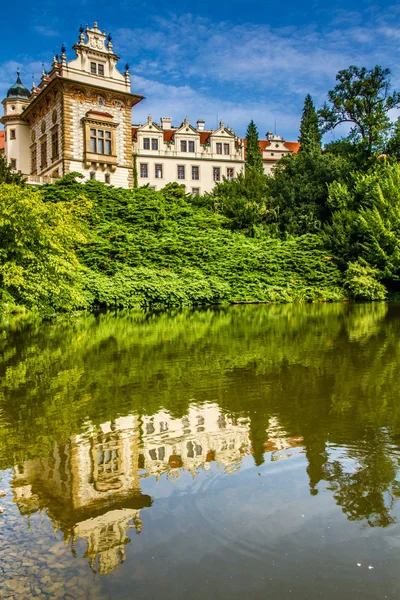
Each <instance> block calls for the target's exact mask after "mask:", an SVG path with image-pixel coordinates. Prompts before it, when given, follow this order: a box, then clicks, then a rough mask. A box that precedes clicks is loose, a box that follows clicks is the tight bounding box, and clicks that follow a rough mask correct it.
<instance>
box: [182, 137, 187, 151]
mask: <svg viewBox="0 0 400 600" xmlns="http://www.w3.org/2000/svg"><path fill="white" fill-rule="evenodd" d="M181 152H187V142H186V141H184V140H182V141H181Z"/></svg>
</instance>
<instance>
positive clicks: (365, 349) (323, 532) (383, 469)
mask: <svg viewBox="0 0 400 600" xmlns="http://www.w3.org/2000/svg"><path fill="white" fill-rule="evenodd" d="M0 378H1V379H0V469H1V471H0V490H2V492H1V495H2V497H0V505H1V507H2V509H1V512H2V514H0V598H1V599H2V600H3V599H6V598H15V599H18V600H19V599H25V598H27V599H30V598H33V597H38V598H65V600H67V599H69V600H71V599H74V598H76V599H78V598H79V599H80V598H82V599H89V598H91V599H96V600H97V599H99V600H102V599H108V598H110V599H111V598H112V599H113V598H118V599H125V598H126V599H131V598H143V599H144V598H146V599H149V598H150V599H153V598H163V599H169V598H171V599H186V598H190V599H192V598H193V599H195V598H199V599H206V598H207V599H208V598H212V599H214V598H218V599H225V598H226V599H228V598H229V599H232V598H233V599H236V598H238V599H239V598H240V599H241V600H242V599H243V598H249V599H264V598H280V599H282V598H283V599H286V598H288V599H289V598H290V599H294V598H300V599H303V598H325V599H336V598H340V599H341V600H344V599H349V600H350V599H352V600H353V599H358V598H360V599H361V598H362V599H364V598H371V599H376V598H382V599H383V598H398V597H399V594H400V525H399V522H400V521H399V520H400V503H399V498H400V471H399V467H400V383H399V381H400V306H399V305H396V304H393V305H386V304H383V303H382V304H373V305H343V304H336V305H296V306H290V305H289V306H280V305H277V306H237V307H231V308H228V309H216V310H203V311H187V312H178V311H177V312H169V313H160V314H154V313H152V314H143V313H127V314H118V315H111V314H106V315H100V316H97V317H96V316H88V317H84V318H82V319H77V320H76V321H74V322H70V321H66V322H57V323H55V324H45V325H43V324H42V325H40V324H36V323H32V324H25V325H22V324H12V323H9V324H3V326H2V327H0Z"/></svg>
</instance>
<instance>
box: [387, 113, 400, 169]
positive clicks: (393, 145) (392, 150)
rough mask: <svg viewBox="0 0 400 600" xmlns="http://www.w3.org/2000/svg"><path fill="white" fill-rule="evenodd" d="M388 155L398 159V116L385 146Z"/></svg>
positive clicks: (399, 131)
mask: <svg viewBox="0 0 400 600" xmlns="http://www.w3.org/2000/svg"><path fill="white" fill-rule="evenodd" d="M386 151H387V153H388V154H389V156H392V157H393V158H395V159H396V160H399V161H400V118H399V119H397V121H396V122H395V124H394V125H393V131H392V135H391V137H390V139H389V141H388V145H387V148H386Z"/></svg>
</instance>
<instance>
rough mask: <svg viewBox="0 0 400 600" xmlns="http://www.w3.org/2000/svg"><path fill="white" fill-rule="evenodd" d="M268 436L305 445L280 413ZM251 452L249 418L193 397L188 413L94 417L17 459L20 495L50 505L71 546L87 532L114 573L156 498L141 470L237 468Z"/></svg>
mask: <svg viewBox="0 0 400 600" xmlns="http://www.w3.org/2000/svg"><path fill="white" fill-rule="evenodd" d="M266 439H268V441H267V442H266V447H265V451H266V452H268V451H270V452H272V456H274V454H275V453H276V452H279V451H280V450H284V449H287V448H289V447H293V446H298V445H300V440H298V439H296V440H291V439H288V438H285V435H284V432H282V431H281V430H280V429H279V425H278V423H277V422H276V420H274V419H271V427H270V428H269V429H268V430H267V432H266ZM251 452H252V448H251V442H250V437H249V420H248V419H247V418H235V417H233V416H228V415H226V414H225V413H223V412H222V411H221V410H220V409H219V407H218V406H217V405H215V404H207V405H204V406H194V405H192V406H190V408H189V411H188V413H187V414H186V415H185V416H184V417H182V418H174V417H172V416H171V415H170V414H169V413H167V412H163V411H160V412H159V413H157V414H155V415H152V416H144V417H138V416H136V415H129V416H127V417H120V418H118V419H116V420H115V421H110V422H107V423H103V424H102V425H100V426H96V427H95V426H92V425H89V426H88V427H87V428H86V430H85V432H84V433H82V434H79V435H74V436H72V437H71V438H70V439H69V440H68V442H67V443H65V444H55V447H54V451H53V454H52V456H51V457H50V458H47V459H41V460H32V461H28V462H26V463H25V464H24V465H23V466H18V467H16V468H15V469H14V478H13V490H14V498H15V501H16V502H17V504H18V507H19V510H20V512H21V513H22V514H31V513H33V512H36V511H37V510H46V511H47V513H48V515H49V516H50V518H51V519H52V520H53V522H54V524H55V526H56V527H58V528H59V529H61V530H62V531H63V533H64V536H65V539H66V541H69V542H70V543H71V545H72V548H74V546H75V542H76V540H77V539H78V538H81V539H86V547H87V549H86V553H85V556H86V557H88V558H89V559H90V564H91V567H92V569H93V570H94V571H95V572H97V573H99V574H107V573H110V572H111V571H112V570H113V569H114V568H115V567H117V566H118V565H119V564H120V563H122V562H123V561H124V560H125V547H126V544H127V543H129V542H130V538H129V536H128V531H129V530H130V529H133V530H135V531H136V532H138V533H139V532H140V530H141V526H142V521H141V518H140V511H141V509H142V508H145V507H148V506H150V505H151V498H150V497H149V496H147V495H144V494H142V493H141V491H140V479H141V478H142V477H148V476H152V475H155V476H156V477H157V478H159V477H160V476H161V475H163V474H166V475H167V476H168V477H170V478H174V477H179V476H180V473H181V472H182V471H183V470H187V471H189V472H191V473H192V474H193V475H195V474H196V473H197V471H198V469H199V468H203V469H206V470H207V469H209V468H210V463H212V462H216V463H217V464H218V465H219V466H220V467H222V468H223V469H224V471H225V472H227V473H232V472H233V471H235V470H237V469H238V468H239V466H240V464H241V461H242V459H243V457H244V456H245V455H248V454H250V453H251Z"/></svg>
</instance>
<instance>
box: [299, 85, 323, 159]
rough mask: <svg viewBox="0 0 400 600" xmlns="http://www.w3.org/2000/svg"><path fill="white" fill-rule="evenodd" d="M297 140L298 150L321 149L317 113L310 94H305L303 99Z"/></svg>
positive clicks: (314, 150)
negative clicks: (298, 143)
mask: <svg viewBox="0 0 400 600" xmlns="http://www.w3.org/2000/svg"><path fill="white" fill-rule="evenodd" d="M299 142H300V152H316V151H317V152H318V151H320V150H321V132H320V130H319V121H318V115H317V112H316V110H315V106H314V103H313V101H312V98H311V96H310V94H307V96H306V97H305V100H304V107H303V114H302V117H301V122H300V136H299Z"/></svg>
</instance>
